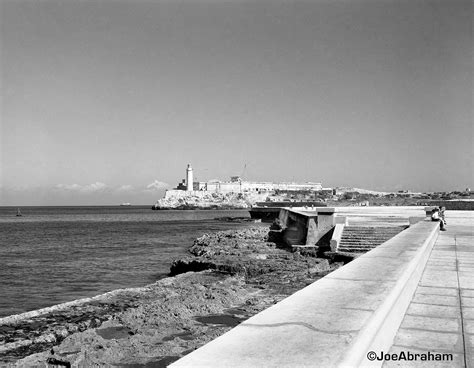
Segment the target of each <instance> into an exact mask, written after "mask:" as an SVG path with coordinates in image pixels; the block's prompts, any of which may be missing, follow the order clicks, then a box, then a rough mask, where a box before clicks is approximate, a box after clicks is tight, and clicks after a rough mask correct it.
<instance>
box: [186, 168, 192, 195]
mask: <svg viewBox="0 0 474 368" xmlns="http://www.w3.org/2000/svg"><path fill="white" fill-rule="evenodd" d="M186 190H187V191H191V190H193V168H192V167H191V164H188V168H187V169H186Z"/></svg>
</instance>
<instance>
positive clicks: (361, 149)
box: [0, 0, 474, 205]
mask: <svg viewBox="0 0 474 368" xmlns="http://www.w3.org/2000/svg"><path fill="white" fill-rule="evenodd" d="M0 27H1V28H0V31H1V33H0V82H1V84H0V86H1V87H0V88H1V97H0V98H1V100H0V113H1V115H0V119H1V121H0V145H1V149H0V205H91V204H92V205H93V204H97V205H101V204H119V203H122V202H130V203H132V204H150V205H151V204H153V203H154V202H155V201H156V200H157V199H159V198H160V197H161V196H162V195H163V192H164V190H165V189H167V188H172V187H174V186H176V184H177V183H178V182H179V181H181V179H183V178H184V177H185V170H186V166H187V164H188V163H190V164H192V166H193V168H194V177H195V180H200V181H204V180H210V179H220V180H227V179H228V178H229V177H230V176H231V175H242V176H243V179H245V180H263V181H302V182H306V181H314V182H322V184H323V186H324V187H336V186H353V187H359V188H365V189H372V190H382V191H389V190H413V191H451V190H464V189H465V188H466V187H471V188H473V187H474V180H473V173H474V170H473V168H474V165H473V157H474V152H473V102H474V100H473V88H472V87H473V64H472V56H473V49H472V48H473V33H472V2H471V1H470V0H437V1H434V0H331V1H329V0H324V1H323V0H314V1H309V0H306V1H298V0H294V1H289V0H288V1H281V0H253V1H251V0H248V1H244V0H222V1H217V0H212V1H211V0H188V1H182V0H174V1H171V0H163V1H159V0H156V1H132V0H128V1H123V0H101V1H99V0H95V1H90V0H89V1H87V0H80V1H72V0H54V1H51V0H37V1H33V0H31V1H24V0H14V1H13V0H0Z"/></svg>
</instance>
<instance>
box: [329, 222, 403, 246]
mask: <svg viewBox="0 0 474 368" xmlns="http://www.w3.org/2000/svg"><path fill="white" fill-rule="evenodd" d="M406 228H407V226H379V227H375V226H345V227H344V230H343V232H342V236H341V240H340V242H339V245H338V247H337V251H338V252H368V251H369V250H371V249H374V248H375V247H377V246H379V245H380V244H383V243H385V242H386V241H387V240H390V239H391V238H393V237H394V236H395V235H397V234H399V233H400V232H401V231H403V230H404V229H406Z"/></svg>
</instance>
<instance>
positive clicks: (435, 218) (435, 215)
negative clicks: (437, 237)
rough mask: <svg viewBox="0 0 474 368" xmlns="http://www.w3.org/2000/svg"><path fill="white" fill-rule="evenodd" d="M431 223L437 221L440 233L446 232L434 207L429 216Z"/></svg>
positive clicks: (441, 219)
mask: <svg viewBox="0 0 474 368" xmlns="http://www.w3.org/2000/svg"><path fill="white" fill-rule="evenodd" d="M431 221H438V222H439V227H440V230H441V231H446V228H445V226H444V225H445V224H444V219H443V218H442V217H441V216H440V213H439V208H438V207H436V208H435V209H434V210H433V213H432V214H431Z"/></svg>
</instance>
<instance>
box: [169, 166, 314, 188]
mask: <svg viewBox="0 0 474 368" xmlns="http://www.w3.org/2000/svg"><path fill="white" fill-rule="evenodd" d="M191 183H192V185H191ZM322 189H323V186H322V184H321V183H315V182H306V183H285V182H280V183H274V182H266V181H259V182H257V181H243V180H242V179H241V178H240V177H239V176H232V177H231V178H230V181H220V180H212V181H193V169H192V167H191V165H190V164H188V167H187V169H186V179H183V180H182V182H181V183H179V184H178V186H177V187H176V188H175V190H185V191H206V192H216V193H242V192H257V193H262V192H273V191H275V190H282V191H320V190H322Z"/></svg>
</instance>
